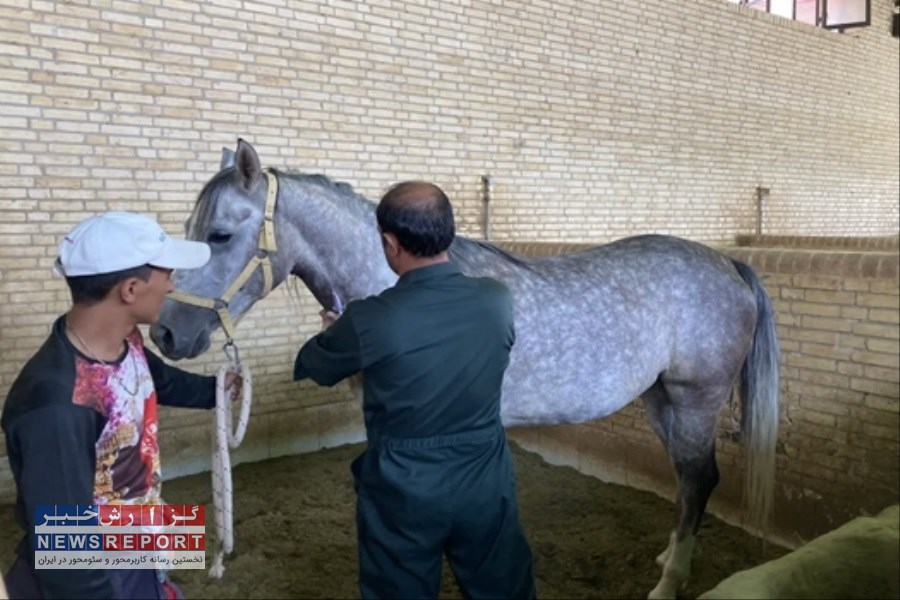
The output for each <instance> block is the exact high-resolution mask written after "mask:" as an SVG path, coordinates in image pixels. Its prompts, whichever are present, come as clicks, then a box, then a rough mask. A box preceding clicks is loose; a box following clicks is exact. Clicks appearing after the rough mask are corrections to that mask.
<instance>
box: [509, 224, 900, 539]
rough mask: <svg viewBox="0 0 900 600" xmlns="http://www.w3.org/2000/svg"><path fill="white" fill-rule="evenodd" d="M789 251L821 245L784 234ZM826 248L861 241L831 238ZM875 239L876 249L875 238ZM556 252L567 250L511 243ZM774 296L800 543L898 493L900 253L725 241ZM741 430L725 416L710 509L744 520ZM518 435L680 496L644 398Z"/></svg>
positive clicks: (595, 471) (787, 484) (786, 461)
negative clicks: (608, 412)
mask: <svg viewBox="0 0 900 600" xmlns="http://www.w3.org/2000/svg"><path fill="white" fill-rule="evenodd" d="M780 242H781V244H783V245H785V246H787V247H791V246H795V247H799V246H803V245H815V243H816V241H815V240H812V241H810V240H789V239H783V240H780ZM830 245H831V246H834V247H849V246H854V245H859V242H856V241H854V240H843V239H838V238H835V239H833V240H831V243H830ZM876 245H880V244H876ZM505 247H506V248H508V249H510V250H514V251H524V252H528V253H529V254H533V255H551V254H555V253H558V252H561V251H571V250H576V249H579V248H577V247H573V246H572V245H556V244H545V245H541V246H537V245H534V244H531V245H529V244H517V243H510V244H505ZM722 250H723V251H724V252H725V253H726V254H727V255H729V256H731V257H732V258H736V259H738V260H741V261H744V262H746V263H748V264H750V265H751V266H752V267H753V268H754V269H755V270H756V271H757V273H759V274H760V276H761V278H762V280H763V283H764V285H765V287H766V289H767V291H768V293H769V294H770V296H771V297H772V299H773V301H774V306H775V310H776V314H777V324H778V336H779V340H780V342H781V350H782V359H781V395H782V396H781V399H782V403H781V422H780V431H779V443H778V464H777V475H776V501H775V514H774V522H773V524H774V529H775V536H776V537H777V538H778V539H780V540H781V541H782V542H784V543H787V544H791V545H797V544H799V543H800V542H801V541H804V540H809V539H811V538H812V537H814V536H816V535H820V534H822V533H825V532H826V531H829V530H831V529H833V528H835V527H837V526H838V525H841V524H843V523H844V522H846V521H848V520H850V519H851V518H853V517H855V516H858V515H860V514H869V515H871V514H875V513H877V512H879V511H880V510H881V509H883V508H884V507H886V506H888V505H890V504H894V503H896V502H897V498H898V497H900V472H898V471H900V461H898V460H897V456H898V452H900V384H898V377H900V364H898V362H900V326H898V321H900V301H898V293H900V259H898V254H897V251H896V250H894V251H892V252H853V251H828V250H796V249H790V250H785V249H769V248H757V247H738V248H735V247H730V248H722ZM738 431H739V428H738V427H737V426H736V423H735V421H734V420H733V415H732V413H731V411H730V409H728V408H726V410H725V411H724V412H723V415H722V418H721V422H720V428H719V439H718V443H717V456H718V462H719V465H720V469H721V471H722V474H723V478H722V482H721V484H720V487H719V489H717V491H716V492H715V494H714V495H713V498H712V501H711V503H710V511H711V512H713V513H715V514H717V515H719V516H720V517H723V518H725V519H727V520H729V521H732V522H734V523H740V520H741V516H740V515H741V511H740V507H741V499H742V498H741V496H742V491H741V489H740V486H741V484H742V477H743V465H744V463H743V460H744V459H743V455H742V453H741V451H740V448H739V445H738V442H737V435H736V434H737V432H738ZM511 437H512V438H513V439H515V440H517V441H519V442H520V443H522V444H523V445H524V446H525V447H526V448H529V449H532V450H535V451H537V452H540V453H541V454H542V455H544V456H545V458H547V459H548V460H550V461H551V462H554V463H557V464H566V465H570V466H573V467H575V468H577V469H579V470H581V471H583V472H585V473H588V474H591V475H595V476H598V477H600V478H602V479H604V480H606V481H612V482H615V483H622V484H627V485H631V486H633V487H639V488H643V489H648V490H652V491H655V492H657V493H660V494H663V495H666V496H667V497H674V496H673V494H674V491H675V489H674V482H675V480H674V475H673V473H672V470H671V468H670V467H669V464H668V458H667V456H666V455H665V453H664V451H663V449H662V445H661V444H660V442H659V440H658V438H657V437H656V435H655V434H654V433H653V432H652V430H651V429H650V426H649V422H648V420H647V417H646V415H645V414H644V410H643V407H642V404H641V402H640V401H638V402H636V403H634V404H632V405H629V406H628V407H626V408H625V409H624V410H622V411H620V412H619V413H617V414H615V415H612V416H610V417H607V418H606V419H602V420H599V421H595V422H592V423H588V424H584V425H560V426H553V427H542V428H531V429H518V430H514V431H513V432H512V434H511Z"/></svg>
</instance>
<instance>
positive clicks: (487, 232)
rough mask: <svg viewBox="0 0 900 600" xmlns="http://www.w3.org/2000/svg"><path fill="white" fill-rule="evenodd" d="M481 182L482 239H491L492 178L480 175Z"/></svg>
mask: <svg viewBox="0 0 900 600" xmlns="http://www.w3.org/2000/svg"><path fill="white" fill-rule="evenodd" d="M481 183H482V185H483V186H484V189H483V191H482V194H483V196H484V239H485V240H486V241H491V200H493V198H492V196H493V194H494V178H493V177H492V176H490V175H482V176H481Z"/></svg>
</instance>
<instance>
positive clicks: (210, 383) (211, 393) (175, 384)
mask: <svg viewBox="0 0 900 600" xmlns="http://www.w3.org/2000/svg"><path fill="white" fill-rule="evenodd" d="M144 355H146V357H147V363H148V364H149V365H150V374H151V375H152V376H153V385H154V386H155V387H156V400H157V402H159V403H160V404H162V405H164V406H180V407H182V408H213V407H214V406H215V405H216V378H215V377H212V376H210V375H197V374H196V373H189V372H188V371H184V370H182V369H179V368H178V367H173V366H171V365H167V364H166V363H165V362H163V360H162V359H161V358H159V357H158V356H156V355H155V354H154V353H153V352H151V351H150V350H148V349H147V348H144Z"/></svg>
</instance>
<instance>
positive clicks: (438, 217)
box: [375, 181, 456, 257]
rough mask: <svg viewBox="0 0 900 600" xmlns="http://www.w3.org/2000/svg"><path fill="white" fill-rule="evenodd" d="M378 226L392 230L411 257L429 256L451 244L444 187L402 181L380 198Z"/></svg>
mask: <svg viewBox="0 0 900 600" xmlns="http://www.w3.org/2000/svg"><path fill="white" fill-rule="evenodd" d="M375 216H376V218H377V219H378V227H380V228H381V231H382V232H383V233H393V234H394V235H395V236H397V241H398V242H400V245H401V246H403V248H404V249H405V250H406V251H407V252H409V253H411V254H412V255H413V256H418V257H430V256H435V255H437V254H440V253H441V252H443V251H444V250H446V249H447V248H449V247H450V244H451V243H452V242H453V236H454V235H455V234H456V225H455V223H454V220H453V207H452V206H450V200H449V199H448V198H447V195H446V194H444V192H443V190H441V188H439V187H438V186H436V185H434V184H431V183H427V182H424V181H404V182H402V183H398V184H397V185H395V186H393V187H392V188H391V189H389V190H388V191H387V193H386V194H385V195H384V196H383V197H382V198H381V202H379V203H378V209H377V210H376V211H375Z"/></svg>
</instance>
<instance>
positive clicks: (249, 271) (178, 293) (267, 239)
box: [168, 170, 278, 343]
mask: <svg viewBox="0 0 900 600" xmlns="http://www.w3.org/2000/svg"><path fill="white" fill-rule="evenodd" d="M266 178H267V179H268V183H269V186H268V187H269V189H268V192H267V195H266V212H265V215H264V216H263V222H262V226H261V227H260V228H259V245H258V247H257V250H256V255H255V256H253V257H252V258H251V259H250V260H249V261H248V262H247V264H246V265H245V266H244V269H243V270H242V271H241V272H240V273H239V274H238V276H237V278H236V279H235V280H234V282H232V284H231V285H230V286H228V289H227V290H225V292H224V293H223V294H222V295H221V296H219V297H218V298H209V297H206V296H198V295H197V294H192V293H190V292H185V291H182V290H177V289H176V290H174V291H173V292H171V293H170V294H169V296H168V297H169V298H172V299H173V300H177V301H178V302H183V303H185V304H191V305H193V306H199V307H201V308H208V309H210V310H214V311H215V312H216V314H218V315H219V321H221V323H222V330H223V331H224V332H225V336H226V337H227V338H228V342H229V343H230V342H232V339H233V337H234V330H235V327H236V326H237V322H236V321H234V320H232V318H231V315H230V314H229V313H228V303H229V302H230V301H231V299H232V298H233V297H234V295H235V294H237V293H238V292H239V291H240V290H241V288H242V287H244V284H245V283H247V280H248V279H250V277H251V276H252V275H253V273H254V272H255V271H256V268H257V267H261V268H262V273H263V291H262V294H261V295H260V299H261V298H265V297H266V295H267V294H268V293H269V292H271V291H272V261H271V259H270V258H269V257H270V256H271V255H272V254H273V253H275V252H276V251H277V250H278V245H277V244H276V242H275V203H276V202H277V201H278V178H277V177H276V175H275V173H274V171H272V170H267V171H266Z"/></svg>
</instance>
